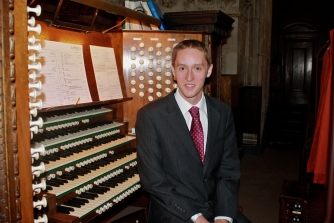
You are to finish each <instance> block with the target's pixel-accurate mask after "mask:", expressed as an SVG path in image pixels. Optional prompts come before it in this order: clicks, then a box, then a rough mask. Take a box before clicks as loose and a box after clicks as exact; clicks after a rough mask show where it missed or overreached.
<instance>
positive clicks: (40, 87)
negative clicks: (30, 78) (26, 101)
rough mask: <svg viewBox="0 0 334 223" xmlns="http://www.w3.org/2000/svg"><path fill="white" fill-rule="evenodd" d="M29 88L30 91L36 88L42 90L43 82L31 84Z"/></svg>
mask: <svg viewBox="0 0 334 223" xmlns="http://www.w3.org/2000/svg"><path fill="white" fill-rule="evenodd" d="M28 88H29V89H32V88H35V89H37V90H39V91H40V90H42V82H40V81H37V82H35V83H29V84H28Z"/></svg>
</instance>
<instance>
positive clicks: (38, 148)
mask: <svg viewBox="0 0 334 223" xmlns="http://www.w3.org/2000/svg"><path fill="white" fill-rule="evenodd" d="M30 150H31V154H34V153H40V154H41V155H44V153H45V147H44V145H43V144H39V145H37V146H35V147H33V148H31V149H30Z"/></svg>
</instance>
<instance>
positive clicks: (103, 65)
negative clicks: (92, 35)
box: [90, 46, 123, 101]
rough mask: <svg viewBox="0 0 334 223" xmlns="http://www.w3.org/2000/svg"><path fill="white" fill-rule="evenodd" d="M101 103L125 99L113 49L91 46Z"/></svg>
mask: <svg viewBox="0 0 334 223" xmlns="http://www.w3.org/2000/svg"><path fill="white" fill-rule="evenodd" d="M90 52H91V56H92V62H93V68H94V74H95V80H96V85H97V90H98V94H99V99H100V101H104V100H111V99H119V98H123V94H122V88H121V84H120V80H119V76H118V70H117V64H116V59H115V52H114V49H113V48H109V47H100V46H90Z"/></svg>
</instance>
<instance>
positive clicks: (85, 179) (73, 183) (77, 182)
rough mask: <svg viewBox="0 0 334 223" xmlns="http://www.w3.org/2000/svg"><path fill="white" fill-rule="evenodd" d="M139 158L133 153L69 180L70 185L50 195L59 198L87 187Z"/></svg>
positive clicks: (53, 191)
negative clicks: (97, 178) (106, 174)
mask: <svg viewBox="0 0 334 223" xmlns="http://www.w3.org/2000/svg"><path fill="white" fill-rule="evenodd" d="M136 158H137V155H136V153H135V152H134V153H132V154H130V155H128V156H126V157H124V158H122V159H119V160H117V161H115V162H113V163H110V164H108V165H105V166H102V167H100V168H99V169H96V170H91V172H90V173H88V174H85V175H83V176H78V178H77V179H74V180H69V181H68V183H66V184H64V186H62V187H54V188H53V189H52V190H50V193H52V194H55V195H56V196H57V197H59V196H61V195H63V194H64V193H67V192H69V191H70V190H72V189H74V188H77V187H79V186H81V185H85V184H87V183H89V182H91V181H92V180H94V179H95V178H96V177H97V176H100V175H101V174H105V173H107V172H108V171H109V172H110V171H112V170H113V169H116V168H118V167H120V166H122V165H124V164H125V163H128V162H130V161H133V160H135V159H136Z"/></svg>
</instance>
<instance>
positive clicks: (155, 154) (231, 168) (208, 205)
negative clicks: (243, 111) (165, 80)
mask: <svg viewBox="0 0 334 223" xmlns="http://www.w3.org/2000/svg"><path fill="white" fill-rule="evenodd" d="M212 68H213V65H212V63H211V58H210V54H209V52H208V49H207V48H206V46H205V45H204V44H203V43H202V42H200V41H197V40H184V41H182V42H180V43H179V44H178V45H176V46H175V47H174V49H173V53H172V73H173V75H174V79H175V80H176V81H177V84H178V88H177V89H176V90H174V91H173V92H172V93H171V94H169V95H168V96H166V97H164V98H161V99H159V100H156V101H154V102H151V103H149V104H147V105H146V106H144V107H143V108H141V109H140V110H139V111H138V115H137V122H136V138H137V154H138V171H139V175H140V179H141V184H142V186H143V188H144V189H145V190H146V191H147V192H148V193H149V194H150V199H151V203H150V210H149V216H148V222H149V223H185V222H187V223H192V222H195V223H207V222H215V223H227V222H236V221H233V219H237V215H238V183H239V177H240V170H239V156H238V149H237V144H236V138H235V129H234V122H233V117H232V111H231V109H230V107H228V106H227V105H226V104H225V103H223V102H221V101H220V100H218V99H215V98H212V97H209V96H207V95H205V94H204V93H203V86H204V82H205V79H206V78H208V77H210V75H211V73H212ZM193 106H196V107H197V108H193V109H195V110H196V109H197V110H198V108H199V118H198V117H197V116H193V114H192V111H191V110H193V109H191V108H192V107H193ZM190 109H191V110H190ZM193 117H194V118H193ZM198 119H199V120H200V124H199V122H197V124H193V125H196V126H197V127H195V126H193V127H192V123H193V122H195V121H196V120H197V121H198ZM194 129H196V130H194ZM193 131H196V133H194V134H195V135H196V139H193V137H192V135H193ZM198 150H200V153H199V152H198ZM238 223H239V221H238Z"/></svg>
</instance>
